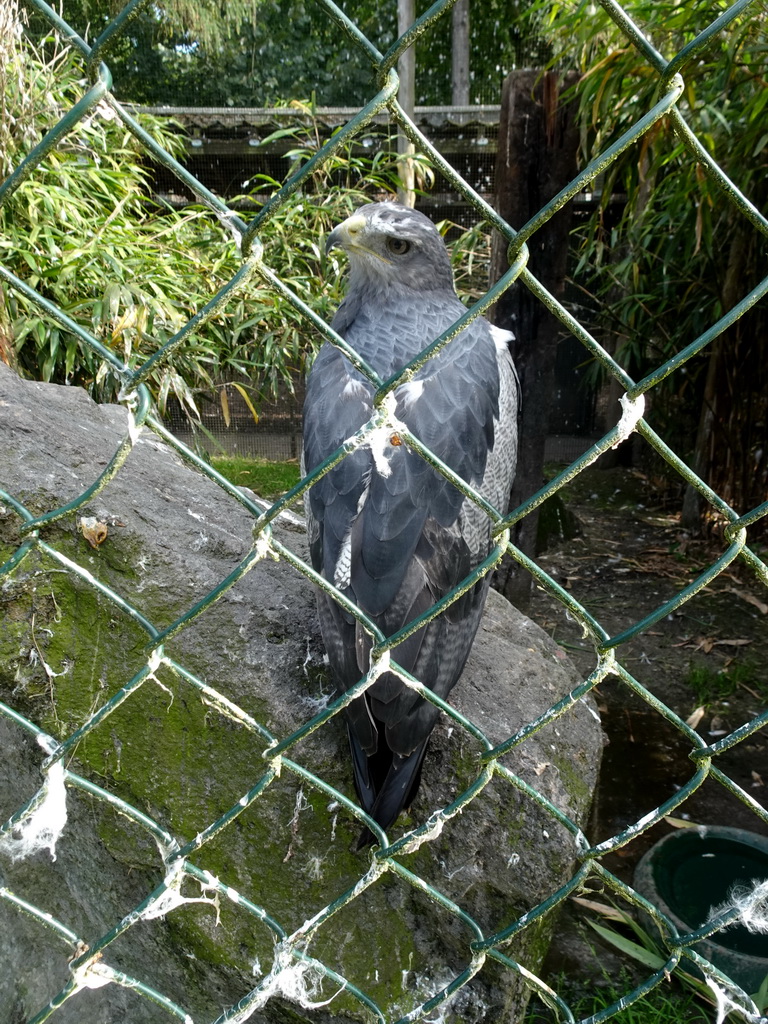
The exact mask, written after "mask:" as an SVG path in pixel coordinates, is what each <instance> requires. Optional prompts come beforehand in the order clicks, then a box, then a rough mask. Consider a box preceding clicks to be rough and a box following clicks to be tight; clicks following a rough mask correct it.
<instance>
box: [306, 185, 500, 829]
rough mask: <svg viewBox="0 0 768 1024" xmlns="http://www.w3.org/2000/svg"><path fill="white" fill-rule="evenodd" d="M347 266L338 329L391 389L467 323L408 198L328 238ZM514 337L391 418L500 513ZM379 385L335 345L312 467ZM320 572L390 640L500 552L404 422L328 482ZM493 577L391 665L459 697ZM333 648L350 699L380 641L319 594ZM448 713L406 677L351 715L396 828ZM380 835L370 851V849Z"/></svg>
mask: <svg viewBox="0 0 768 1024" xmlns="http://www.w3.org/2000/svg"><path fill="white" fill-rule="evenodd" d="M334 247H338V248H341V249H343V250H345V251H346V253H347V254H348V256H349V283H348V289H347V294H346V298H345V299H344V301H343V302H342V304H341V306H340V307H339V309H338V311H337V313H336V316H335V317H334V319H333V322H332V325H331V326H332V327H333V328H334V330H335V331H337V333H338V334H340V335H341V337H342V338H344V339H345V341H346V342H347V343H348V344H349V345H350V346H351V347H352V348H353V349H354V350H355V351H356V352H357V353H358V354H359V355H360V356H362V357H363V358H364V359H365V361H366V362H367V363H368V365H369V366H370V367H372V368H373V369H374V370H375V371H376V373H377V374H378V375H379V376H380V378H381V379H382V380H386V379H387V378H389V377H390V376H391V375H393V374H395V373H397V372H398V371H399V370H400V369H402V367H403V366H405V365H406V364H407V363H409V362H410V361H411V360H412V359H413V358H414V357H416V356H417V355H418V354H419V353H420V352H421V351H422V350H423V349H424V348H425V347H426V346H427V345H429V343H430V342H432V341H433V340H434V339H435V338H437V337H438V336H439V335H440V334H442V333H443V331H445V330H447V329H448V328H449V327H451V325H452V324H454V323H455V321H456V320H458V318H459V317H460V316H462V314H463V313H465V312H466V310H465V308H464V306H463V305H462V303H461V302H460V300H459V298H458V296H457V295H456V291H455V288H454V283H453V274H452V271H451V263H450V258H449V255H448V252H447V250H446V247H445V244H444V242H443V240H442V238H441V236H440V234H439V232H438V230H437V229H436V228H435V226H434V225H433V224H432V222H431V221H430V220H429V219H428V218H427V217H425V216H424V215H423V214H421V213H417V212H416V211H414V210H411V209H408V208H407V207H404V206H400V205H399V204H396V203H372V204H370V205H367V206H363V207H361V208H360V209H359V210H358V211H357V212H356V213H355V214H354V215H353V216H351V217H349V218H348V219H347V220H345V221H344V222H343V223H342V224H340V225H339V226H338V227H336V228H335V229H334V230H333V231H332V232H331V234H330V235H329V237H328V240H327V245H326V251H330V250H331V249H332V248H334ZM510 337H511V335H509V333H508V332H505V331H500V330H498V329H497V328H494V327H492V326H491V325H490V324H488V323H487V321H485V320H484V319H482V318H478V319H476V320H474V321H473V322H472V323H471V324H470V325H469V326H468V327H466V328H465V329H464V330H463V331H462V332H461V333H460V334H458V335H457V336H456V337H455V338H453V339H452V340H451V341H450V342H449V343H448V344H447V345H446V346H445V347H444V348H443V349H442V350H441V351H440V352H439V353H438V354H437V355H435V356H434V357H433V358H431V359H430V360H429V361H428V362H427V363H426V365H425V366H424V367H423V368H422V369H420V370H419V371H418V372H417V373H416V374H415V376H414V377H413V379H412V380H411V381H409V382H408V383H404V384H402V385H401V386H399V387H398V388H397V389H396V390H395V391H394V393H393V401H392V402H391V405H390V409H391V410H392V411H393V412H394V418H393V420H392V422H393V423H394V424H397V422H400V423H402V424H404V425H405V426H406V427H407V428H408V429H409V430H410V431H411V432H412V433H413V434H414V435H415V436H416V437H417V438H418V439H419V440H420V441H421V442H422V443H423V444H425V445H427V446H428V447H429V448H430V449H431V451H432V452H433V453H434V454H435V455H436V456H437V457H438V458H439V459H440V460H441V461H442V462H444V463H445V464H446V465H447V466H449V467H450V468H451V469H452V470H453V471H454V472H455V473H456V474H458V476H460V477H461V478H462V479H463V480H465V481H466V482H467V483H469V484H471V485H472V486H473V487H475V488H477V490H478V491H479V492H480V493H481V494H482V495H483V497H484V498H486V499H487V500H488V501H489V502H490V503H491V504H492V505H493V506H494V507H495V508H496V509H498V510H499V511H500V512H505V511H506V508H507V501H508V495H509V491H510V486H511V483H512V479H513V477H514V469H515V461H516V455H517V407H518V389H517V380H516V377H515V373H514V369H513V366H512V360H511V357H510V353H509V347H508V340H509V339H510ZM374 392H375V388H374V387H373V385H372V384H371V383H370V382H369V381H368V380H367V378H366V377H365V376H364V375H363V374H362V373H360V372H359V371H358V370H357V369H355V368H354V367H353V366H352V364H351V363H350V362H349V360H348V359H347V358H346V357H345V356H344V355H343V354H342V352H341V351H340V350H339V349H338V348H336V347H335V346H334V345H333V344H331V343H329V342H326V343H325V344H324V345H323V346H322V347H321V349H320V351H319V353H318V355H317V358H316V359H315V361H314V364H313V366H312V369H311V371H310V373H309V377H308V380H307V390H306V400H305V403H304V444H303V472H304V473H308V472H310V471H311V470H313V469H315V467H317V466H318V465H319V464H320V463H321V462H323V460H324V459H326V458H327V457H328V456H329V455H331V454H332V453H333V452H335V451H336V449H337V448H338V447H339V446H340V445H341V444H342V443H343V442H344V441H346V440H347V439H349V438H350V437H351V436H352V435H353V434H354V433H355V432H356V431H357V430H358V429H359V428H360V427H361V426H363V424H365V423H367V422H368V421H369V420H370V418H371V416H372V414H373V411H374V410H373V396H374ZM306 512H307V529H308V534H309V544H310V552H311V558H312V564H313V566H314V567H315V569H316V570H317V572H318V573H320V574H321V575H322V576H323V577H324V578H325V579H327V580H329V581H331V582H332V583H333V584H334V585H335V586H336V587H337V588H338V590H339V591H341V593H342V594H344V595H345V596H346V597H348V598H349V599H350V600H351V601H354V602H355V604H356V605H357V606H358V607H359V608H360V609H361V610H362V611H364V612H365V614H366V615H367V616H369V618H370V619H371V620H372V621H373V622H375V623H376V625H377V626H378V628H379V629H380V630H381V631H382V633H383V634H384V635H385V636H387V637H389V636H392V634H394V633H395V632H397V631H398V630H399V629H401V628H402V627H403V626H404V625H406V624H408V623H410V622H412V621H413V620H414V619H416V618H417V617H418V616H420V615H421V614H422V613H423V612H425V611H427V610H428V609H429V608H431V607H432V605H433V604H434V603H435V602H436V601H439V600H440V598H442V597H443V596H444V595H446V594H448V593H449V591H451V590H452V588H454V587H455V586H457V584H459V583H461V581H462V580H463V579H464V578H465V577H466V576H467V574H468V573H470V572H471V571H472V569H474V568H475V567H476V566H477V565H478V564H479V563H480V562H481V561H482V560H483V559H484V558H485V557H486V556H487V554H488V552H489V551H490V548H491V524H490V521H489V519H488V517H487V516H486V515H485V513H484V512H482V511H481V510H480V509H479V508H478V507H477V505H475V504H474V503H473V502H471V501H469V499H467V498H465V497H464V495H462V493H461V492H460V491H459V490H458V489H457V488H456V487H455V486H454V485H453V484H451V483H449V482H448V480H447V479H446V478H445V477H444V476H442V475H441V474H440V473H439V472H438V471H437V470H435V469H433V468H432V467H431V466H430V465H429V464H428V463H427V462H425V461H424V459H423V458H422V457H421V456H420V455H419V454H418V453H417V452H415V451H413V450H411V449H409V447H408V445H407V444H405V443H402V440H401V439H400V438H399V436H398V435H397V432H396V428H393V426H392V425H390V426H389V427H388V429H385V430H384V431H383V432H382V431H381V430H377V431H376V432H375V434H374V435H373V436H372V437H371V439H370V441H369V442H368V443H367V444H365V445H363V446H362V447H360V448H358V449H357V450H356V451H354V452H353V453H352V454H350V455H348V456H347V457H346V458H345V459H344V460H343V461H342V462H341V463H339V464H338V465H336V466H335V467H334V468H333V470H331V471H330V472H329V473H327V474H326V475H325V476H324V477H322V478H321V479H320V480H318V482H317V483H315V484H314V485H313V486H312V487H311V488H310V490H309V492H308V494H307V498H306ZM489 583H490V576H489V575H486V576H484V577H483V579H481V580H480V581H479V582H477V583H476V584H475V585H474V586H473V587H472V588H471V589H470V590H468V591H467V592H466V593H465V594H464V595H463V596H462V597H461V598H460V599H459V600H457V601H456V602H455V603H454V604H452V605H450V606H449V607H448V608H447V609H446V610H445V611H444V612H443V614H441V615H440V616H438V617H437V618H436V619H433V620H432V621H431V622H429V623H428V624H427V625H425V626H422V628H421V629H419V630H418V632H416V633H414V634H413V635H412V636H410V637H408V638H407V639H406V640H404V641H403V642H401V643H400V644H399V645H398V646H397V647H395V648H393V650H392V658H393V659H394V660H395V661H396V662H397V664H398V665H400V666H402V667H403V668H404V669H406V670H407V671H408V672H410V673H411V674H412V675H414V676H415V677H416V678H417V679H419V680H420V681H421V682H422V683H424V684H425V685H427V686H429V687H430V688H431V689H432V690H433V691H434V692H435V693H437V694H439V695H440V696H441V697H443V698H446V697H447V696H448V693H449V692H450V690H451V688H452V687H453V685H454V683H456V681H457V679H458V678H459V676H460V675H461V672H462V670H463V668H464V663H465V662H466V659H467V656H468V654H469V650H470V647H471V646H472V641H473V640H474V637H475V633H476V632H477V628H478V625H479V623H480V617H481V614H482V610H483V605H484V603H485V598H486V595H487V593H488V586H489ZM318 609H319V617H320V626H321V631H322V635H323V641H324V643H325V647H326V650H327V653H328V659H329V662H330V667H331V672H332V675H333V678H334V681H335V684H336V686H337V688H338V690H339V691H346V690H348V689H349V688H350V687H351V686H353V685H354V684H355V683H357V682H359V680H360V679H361V678H362V677H363V676H364V675H365V673H366V672H367V671H368V669H369V668H370V652H371V646H372V641H371V638H370V636H369V634H368V633H367V632H366V631H365V629H363V627H362V626H360V625H359V623H358V622H357V620H356V619H355V618H354V616H352V615H351V614H349V612H348V611H346V610H345V609H344V608H342V607H341V606H340V605H339V604H338V602H336V601H334V600H333V599H332V598H331V597H329V596H328V595H327V594H325V593H324V592H318ZM438 715H439V711H438V709H437V708H436V707H435V706H434V705H433V704H431V703H429V701H426V700H424V699H423V698H422V697H420V696H419V695H418V694H417V693H415V692H414V691H413V690H412V689H410V688H409V687H408V686H407V685H406V684H405V683H404V682H403V680H402V679H401V678H400V677H398V676H397V675H396V674H395V673H393V672H384V673H383V674H381V675H380V676H379V678H377V679H376V681H375V682H374V683H373V685H371V686H370V687H369V688H368V689H367V690H366V691H365V693H364V695H363V696H360V697H358V698H357V699H356V700H354V701H353V702H352V703H351V704H350V705H349V706H348V708H347V709H346V717H347V725H348V731H349V741H350V747H351V752H352V763H353V768H354V777H355V786H356V789H357V792H358V795H359V798H360V801H361V804H362V806H363V808H364V809H365V810H366V811H367V812H368V814H370V815H371V817H372V818H373V819H374V820H375V821H376V822H378V823H379V825H380V826H381V827H382V828H383V829H387V828H388V827H389V826H390V825H391V824H392V822H393V821H394V820H395V818H396V817H397V815H398V814H399V812H400V810H401V809H402V808H403V807H407V806H410V802H411V800H412V799H413V796H414V795H415V792H416V789H417V788H418V784H419V778H420V774H421V764H422V760H423V758H424V753H425V751H426V748H427V743H428V741H429V736H430V734H431V732H432V729H433V728H434V725H435V722H436V721H437V718H438ZM372 838H373V837H372V836H371V834H370V833H369V832H367V831H366V832H365V833H364V834H363V836H362V837H361V845H363V844H365V843H366V842H370V841H371V840H372Z"/></svg>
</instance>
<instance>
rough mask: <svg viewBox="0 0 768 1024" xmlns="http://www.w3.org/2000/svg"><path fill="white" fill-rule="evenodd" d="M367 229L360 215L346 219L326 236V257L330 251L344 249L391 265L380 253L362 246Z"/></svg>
mask: <svg viewBox="0 0 768 1024" xmlns="http://www.w3.org/2000/svg"><path fill="white" fill-rule="evenodd" d="M367 227H368V222H367V221H366V219H365V217H363V215H362V214H361V213H353V214H352V216H351V217H347V219H346V220H343V221H342V222H341V224H338V225H337V226H336V227H335V228H334V229H333V231H332V232H331V233H330V235H328V238H327V239H326V241H325V252H326V255H327V254H328V253H329V252H330V251H331V249H344V250H345V251H346V252H363V253H365V254H366V256H373V257H375V258H376V259H377V260H381V262H382V263H391V262H392V261H391V260H388V259H387V258H386V257H385V256H382V255H381V253H379V252H376V251H375V250H374V249H369V248H368V246H367V245H363V244H362V239H363V238H364V237H365V232H366V230H367Z"/></svg>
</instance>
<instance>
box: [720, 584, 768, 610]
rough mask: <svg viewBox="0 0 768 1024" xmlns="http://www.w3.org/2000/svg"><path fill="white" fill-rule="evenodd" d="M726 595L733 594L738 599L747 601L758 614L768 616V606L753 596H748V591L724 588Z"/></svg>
mask: <svg viewBox="0 0 768 1024" xmlns="http://www.w3.org/2000/svg"><path fill="white" fill-rule="evenodd" d="M725 589H726V592H727V593H728V594H735V595H736V597H740V598H741V599H742V601H748V602H749V603H750V604H752V605H754V606H755V608H757V610H758V611H759V612H760V614H761V615H768V604H765V602H764V601H761V600H760V598H758V597H755V595H754V594H750V593H749V591H748V590H737V589H736V587H726V588H725Z"/></svg>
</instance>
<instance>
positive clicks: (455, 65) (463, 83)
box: [451, 0, 469, 107]
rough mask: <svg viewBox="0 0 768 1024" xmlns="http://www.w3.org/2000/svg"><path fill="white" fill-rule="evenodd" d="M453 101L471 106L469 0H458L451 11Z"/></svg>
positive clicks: (455, 104) (460, 105)
mask: <svg viewBox="0 0 768 1024" xmlns="http://www.w3.org/2000/svg"><path fill="white" fill-rule="evenodd" d="M451 19H452V20H451V102H452V104H453V106H454V107H468V106H469V0H456V3H455V4H454V6H453V10H452V11H451Z"/></svg>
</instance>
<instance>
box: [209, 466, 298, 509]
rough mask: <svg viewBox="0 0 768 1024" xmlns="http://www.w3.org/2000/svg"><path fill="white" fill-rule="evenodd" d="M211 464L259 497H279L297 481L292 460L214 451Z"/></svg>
mask: <svg viewBox="0 0 768 1024" xmlns="http://www.w3.org/2000/svg"><path fill="white" fill-rule="evenodd" d="M211 465H212V466H213V468H214V469H215V470H217V471H218V472H219V473H221V475H222V476H224V477H226V478H227V480H229V482H230V483H233V484H235V485H236V486H237V487H250V488H251V490H252V491H254V492H255V493H256V494H258V495H259V497H260V498H271V499H273V500H274V499H275V498H279V497H280V496H281V495H283V494H285V492H286V491H289V490H290V489H291V487H293V486H294V484H297V483H298V482H299V464H298V462H296V461H295V460H291V461H288V462H270V461H269V460H268V459H255V458H247V457H245V456H243V455H216V456H214V457H213V458H212V459H211Z"/></svg>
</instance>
